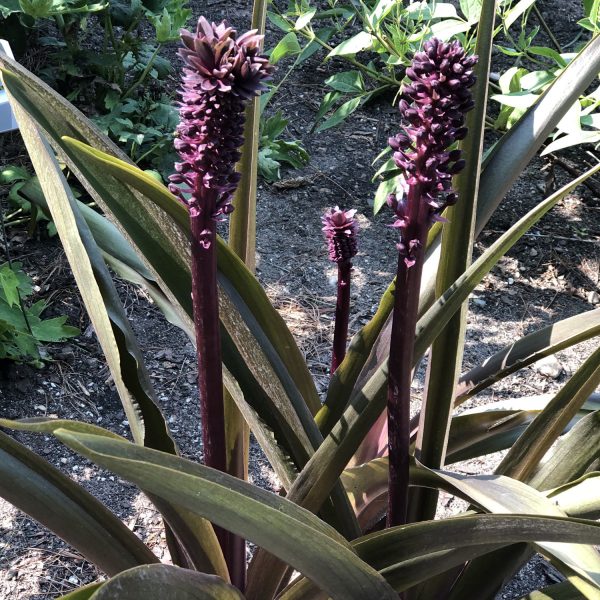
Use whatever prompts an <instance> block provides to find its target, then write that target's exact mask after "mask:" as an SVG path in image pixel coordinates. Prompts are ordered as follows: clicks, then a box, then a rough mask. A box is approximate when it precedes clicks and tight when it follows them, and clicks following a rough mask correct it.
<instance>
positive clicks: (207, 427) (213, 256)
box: [190, 188, 246, 591]
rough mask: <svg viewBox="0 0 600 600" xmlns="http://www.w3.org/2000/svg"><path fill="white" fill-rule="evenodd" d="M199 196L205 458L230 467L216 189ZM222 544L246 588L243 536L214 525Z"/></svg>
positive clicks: (196, 221)
mask: <svg viewBox="0 0 600 600" xmlns="http://www.w3.org/2000/svg"><path fill="white" fill-rule="evenodd" d="M196 198H197V201H196V202H192V203H190V227H191V234H192V302H193V307H194V325H195V329H196V353H197V357H198V393H199V396H200V415H201V418H202V440H203V444H204V464H205V465H206V466H208V467H212V468H213V469H217V470H219V471H223V472H227V446H226V441H225V412H224V404H223V372H222V366H221V333H220V325H219V295H218V290H217V246H216V244H217V240H216V221H215V219H214V218H213V215H214V213H215V209H216V201H217V195H216V193H215V192H214V191H213V190H207V189H206V188H201V189H200V190H197V196H196ZM215 533H216V534H217V538H218V539H219V542H220V544H221V548H222V549H223V554H224V556H225V561H226V562H227V566H228V568H229V573H230V577H231V581H232V583H233V584H234V585H236V586H237V587H238V588H239V589H241V590H242V591H243V590H244V587H245V576H246V554H245V543H244V540H241V539H235V538H236V536H234V535H233V534H231V533H230V532H228V531H226V530H224V529H221V528H220V527H215Z"/></svg>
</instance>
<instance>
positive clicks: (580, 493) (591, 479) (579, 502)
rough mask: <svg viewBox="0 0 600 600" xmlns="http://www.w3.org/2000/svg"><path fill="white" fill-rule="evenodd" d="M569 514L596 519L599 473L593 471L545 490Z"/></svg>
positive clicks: (598, 499) (598, 497) (599, 509)
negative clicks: (547, 490) (548, 490)
mask: <svg viewBox="0 0 600 600" xmlns="http://www.w3.org/2000/svg"><path fill="white" fill-rule="evenodd" d="M545 493H546V494H547V496H548V498H551V499H552V500H553V501H554V502H556V503H557V504H558V506H559V507H560V509H561V510H563V511H564V512H566V513H567V514H568V515H569V516H572V517H579V518H581V519H598V518H599V515H600V473H599V472H597V471H593V472H591V473H587V474H586V475H584V476H583V477H580V478H579V479H576V480H575V481H571V482H569V483H567V484H565V485H561V486H560V487H558V488H556V489H554V490H551V491H550V492H545Z"/></svg>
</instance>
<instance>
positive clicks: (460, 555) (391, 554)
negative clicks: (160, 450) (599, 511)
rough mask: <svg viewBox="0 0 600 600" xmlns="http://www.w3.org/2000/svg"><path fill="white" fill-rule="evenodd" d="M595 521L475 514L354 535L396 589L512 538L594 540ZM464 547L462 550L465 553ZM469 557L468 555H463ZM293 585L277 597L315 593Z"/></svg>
mask: <svg viewBox="0 0 600 600" xmlns="http://www.w3.org/2000/svg"><path fill="white" fill-rule="evenodd" d="M598 539H600V525H598V523H596V522H595V521H585V520H581V519H571V518H565V517H546V516H534V515H499V514H494V515H474V516H466V517H455V518H452V519H444V520H441V521H428V522H423V523H417V524H414V525H406V526H402V527H394V528H391V529H386V530H384V531H382V532H377V533H373V534H370V535H367V536H364V537H362V538H359V539H358V540H356V541H355V542H354V543H353V545H354V548H355V549H356V551H357V553H358V555H359V556H360V557H361V558H362V559H363V560H364V561H365V562H368V563H369V564H370V565H371V566H372V567H374V568H375V569H377V570H378V571H379V572H380V573H382V575H384V577H385V578H386V579H387V580H388V582H389V583H390V584H391V585H392V586H393V587H394V589H395V590H397V591H402V590H405V589H408V588H409V587H412V586H414V585H416V584H418V583H421V582H423V581H426V580H427V579H430V578H432V577H433V576H435V575H438V574H440V573H443V572H445V571H447V570H449V569H451V568H453V567H456V566H458V565H460V564H461V563H464V562H465V560H468V559H473V558H476V557H477V556H481V555H483V554H486V553H488V552H490V551H491V550H492V549H497V548H498V547H501V546H504V545H508V544H512V543H515V542H546V543H551V542H565V543H569V542H570V543H572V544H590V545H591V544H596V543H597V542H596V540H598ZM465 551H466V553H465ZM467 557H468V558H467ZM294 587H295V586H293V587H292V588H291V589H290V590H289V591H288V592H287V593H284V594H282V596H281V600H299V598H304V599H307V598H310V597H313V596H312V595H310V594H309V593H308V587H309V586H308V585H307V584H306V583H305V584H304V585H303V586H302V588H303V589H302V595H300V594H299V590H296V591H295V590H294Z"/></svg>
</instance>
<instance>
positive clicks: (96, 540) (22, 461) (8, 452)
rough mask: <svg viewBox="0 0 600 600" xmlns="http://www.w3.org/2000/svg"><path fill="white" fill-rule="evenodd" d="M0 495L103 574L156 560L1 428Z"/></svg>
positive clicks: (83, 494)
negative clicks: (56, 536)
mask: <svg viewBox="0 0 600 600" xmlns="http://www.w3.org/2000/svg"><path fill="white" fill-rule="evenodd" d="M0 495H1V496H2V497H3V498H4V499H6V500H7V501H8V502H10V503H11V504H14V505H15V506H16V507H17V508H19V509H20V510H22V511H24V512H26V513H27V514H29V515H30V516H31V517H33V518H34V519H35V520H36V521H39V522H40V523H41V524H42V525H44V526H45V527H48V529H50V530H51V531H53V532H54V533H55V534H56V535H58V536H60V537H61V538H62V539H64V540H65V541H66V542H67V543H69V544H71V545H72V546H73V547H74V548H77V550H78V551H79V552H81V554H82V555H83V556H85V557H86V558H87V559H88V560H90V561H91V562H93V563H94V564H96V565H98V567H99V568H100V569H102V570H103V571H105V572H106V573H109V574H116V573H119V572H120V571H122V570H124V569H129V568H131V567H134V566H137V565H141V564H146V563H154V562H157V561H158V559H157V558H156V556H154V554H152V552H151V551H150V550H149V548H147V547H146V546H145V545H144V544H143V543H142V542H141V541H140V540H139V539H138V538H137V537H136V536H135V535H134V534H133V533H132V532H131V531H129V529H127V527H125V525H124V524H123V523H122V522H121V521H120V520H119V519H118V518H117V517H115V516H114V515H113V514H112V513H111V512H110V511H109V510H108V509H107V508H106V507H105V506H104V505H103V504H102V503H100V502H99V501H98V500H96V499H95V498H94V497H93V496H91V495H90V494H89V493H88V492H86V491H85V490H84V489H83V488H82V487H80V486H79V485H77V484H76V483H75V482H74V481H72V480H71V479H69V478H68V477H67V476H66V475H63V474H62V473H61V472H60V471H59V470H58V469H56V468H54V467H53V466H52V465H50V464H49V463H47V462H46V461H44V460H42V459H41V458H40V457H38V456H37V455H36V454H34V453H33V452H31V451H30V450H28V449H27V448H25V446H23V445H21V444H19V443H17V442H15V441H14V440H13V439H12V438H10V437H9V436H7V435H6V434H4V433H2V432H0Z"/></svg>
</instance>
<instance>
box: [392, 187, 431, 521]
mask: <svg viewBox="0 0 600 600" xmlns="http://www.w3.org/2000/svg"><path fill="white" fill-rule="evenodd" d="M420 193H421V191H420V189H419V186H414V187H413V188H411V190H410V191H409V206H410V211H411V214H410V221H409V225H408V227H407V228H406V230H405V231H404V233H403V240H418V241H419V245H418V246H417V247H416V248H415V249H414V250H413V253H412V254H413V257H414V259H415V263H414V264H413V265H412V266H410V267H409V266H407V264H406V262H405V260H404V259H405V254H404V253H403V252H400V253H399V256H398V270H397V275H396V297H395V300H394V313H393V322H392V335H391V339H390V358H389V366H388V372H389V375H388V404H387V407H388V448H389V488H388V516H387V526H388V527H393V526H395V525H402V524H404V523H406V519H407V512H408V484H409V459H410V455H409V448H410V389H411V383H412V362H413V353H414V343H415V330H416V326H417V315H418V309H419V292H420V287H421V274H422V272H423V256H424V247H425V244H426V242H427V230H428V226H427V220H426V219H425V218H424V217H423V215H422V214H420V213H421V212H423V210H422V206H421V198H420Z"/></svg>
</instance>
